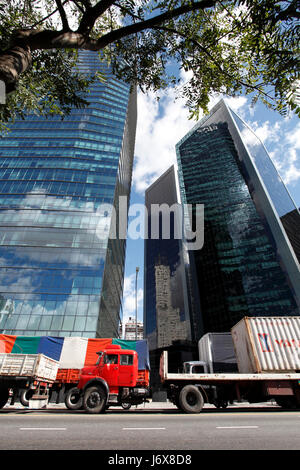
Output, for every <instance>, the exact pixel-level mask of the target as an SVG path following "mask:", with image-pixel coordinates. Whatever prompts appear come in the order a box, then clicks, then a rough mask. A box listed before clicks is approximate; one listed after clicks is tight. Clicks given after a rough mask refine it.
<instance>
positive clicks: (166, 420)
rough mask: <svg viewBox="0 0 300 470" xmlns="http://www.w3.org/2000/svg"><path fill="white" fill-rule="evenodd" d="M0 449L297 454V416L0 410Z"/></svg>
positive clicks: (270, 410) (263, 411) (242, 411)
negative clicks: (272, 452)
mask: <svg viewBox="0 0 300 470" xmlns="http://www.w3.org/2000/svg"><path fill="white" fill-rule="evenodd" d="M0 422H1V437H0V449H1V450H4V449H6V450H109V451H113V452H112V453H111V456H112V458H118V457H116V451H117V450H153V451H154V450H163V451H164V452H166V450H168V451H172V450H173V451H180V450H182V451H188V450H299V449H300V426H299V425H300V411H299V410H296V411H290V410H282V409H281V408H279V407H265V408H264V407H260V408H259V407H253V406H252V407H237V406H236V407H232V408H228V409H226V410H218V409H216V408H212V407H210V408H204V409H203V411H202V412H201V413H200V414H197V415H194V414H193V415H187V414H184V413H181V412H179V411H178V410H177V409H176V408H175V407H173V406H169V407H166V406H165V407H164V404H163V403H162V404H161V407H160V408H153V409H151V408H143V407H138V408H135V407H133V408H132V409H131V410H129V411H125V410H121V409H119V408H118V409H116V408H115V409H113V408H112V409H109V410H107V412H106V413H104V414H100V415H90V414H86V413H85V412H84V411H69V410H67V409H66V408H63V407H61V408H57V409H55V408H49V409H41V410H30V409H25V408H18V409H13V408H4V409H2V410H1V411H0Z"/></svg>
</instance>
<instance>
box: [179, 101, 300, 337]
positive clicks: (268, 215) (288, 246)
mask: <svg viewBox="0 0 300 470" xmlns="http://www.w3.org/2000/svg"><path fill="white" fill-rule="evenodd" d="M176 151H177V158H178V168H179V181H180V190H181V193H182V199H183V202H184V203H189V204H194V205H195V204H196V203H201V204H204V206H205V209H204V213H205V230H204V246H203V248H202V249H201V250H199V251H195V252H194V257H195V265H196V272H197V273H196V276H197V283H198V287H199V293H200V303H201V310H202V315H203V319H202V320H203V324H204V331H205V332H208V331H228V330H229V329H230V328H231V327H232V326H233V325H234V324H235V323H236V322H237V321H238V320H240V319H241V318H242V317H244V316H246V315H248V316H261V315H263V316H279V315H299V313H300V309H299V307H300V270H299V261H298V259H297V256H296V254H297V251H298V249H299V237H300V215H299V210H298V209H297V208H296V206H295V204H294V202H293V200H292V198H291V197H290V195H289V193H288V191H287V189H286V187H285V185H284V184H283V182H282V180H281V179H280V177H279V175H278V172H277V171H276V169H275V167H274V165H273V163H272V161H271V159H270V157H269V155H268V153H267V151H266V149H265V147H264V146H263V144H262V143H261V141H260V140H259V139H258V137H257V136H256V135H255V134H254V132H253V131H252V130H251V129H250V128H249V127H248V125H247V124H245V122H243V120H242V119H241V118H240V117H238V116H237V115H236V114H235V113H234V112H233V111H232V110H231V109H229V107H228V106H227V105H226V104H225V102H224V101H223V100H222V101H221V102H219V103H218V104H217V105H216V106H215V107H214V108H213V109H212V111H211V113H210V114H209V116H207V117H205V118H203V119H202V120H201V121H200V122H199V123H198V124H197V125H196V126H195V127H194V128H193V129H192V130H191V131H190V132H189V133H188V134H187V135H186V136H185V137H184V138H183V139H181V141H180V142H179V143H178V144H177V146H176ZM289 214H290V215H289Z"/></svg>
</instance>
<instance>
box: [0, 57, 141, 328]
mask: <svg viewBox="0 0 300 470" xmlns="http://www.w3.org/2000/svg"><path fill="white" fill-rule="evenodd" d="M79 69H80V71H81V72H82V73H87V74H89V73H91V72H95V70H102V71H103V72H104V73H105V75H106V81H105V82H104V83H101V82H96V83H94V84H93V85H92V86H91V89H90V93H89V95H88V97H87V99H88V101H89V103H90V104H89V106H88V107H87V108H86V109H73V110H72V112H71V114H70V115H69V116H67V117H66V118H65V119H64V120H63V121H62V120H61V118H60V117H59V116H58V117H52V118H48V119H44V118H41V117H39V116H35V115H33V114H30V115H27V116H26V119H25V120H24V121H22V120H20V121H17V122H15V123H14V124H13V125H12V126H11V132H10V133H9V134H8V135H6V136H3V137H2V138H1V140H0V179H1V183H0V224H1V228H0V296H1V297H0V299H1V300H0V332H1V333H7V334H18V335H22V334H23V335H40V334H45V335H46V334H49V335H61V336H70V335H74V336H85V337H97V336H100V337H117V336H118V327H119V312H120V303H121V297H122V289H123V275H124V272H123V271H124V258H125V240H120V239H118V238H110V237H109V233H110V231H111V230H112V227H111V220H112V211H111V207H112V205H113V206H114V207H115V208H116V212H117V213H118V197H119V196H129V194H130V188H131V175H132V164H133V152H134V141H135V129H136V93H135V91H131V90H130V87H129V85H127V84H125V83H123V82H121V81H120V80H117V79H116V78H115V77H114V76H113V75H112V73H111V72H110V70H109V68H108V67H107V66H106V65H105V64H104V63H101V64H100V62H99V59H98V55H97V54H95V53H92V52H81V53H80V55H79Z"/></svg>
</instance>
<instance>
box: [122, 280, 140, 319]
mask: <svg viewBox="0 0 300 470" xmlns="http://www.w3.org/2000/svg"><path fill="white" fill-rule="evenodd" d="M135 276H136V274H135V273H133V274H130V275H129V276H126V277H125V279H124V291H123V321H122V322H123V324H124V323H125V322H126V320H127V319H128V318H129V317H134V318H135V298H136V297H135ZM142 305H143V289H141V288H139V289H137V307H138V312H139V309H140V307H142ZM138 321H139V320H138Z"/></svg>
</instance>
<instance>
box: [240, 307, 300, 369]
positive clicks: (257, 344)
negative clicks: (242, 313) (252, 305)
mask: <svg viewBox="0 0 300 470" xmlns="http://www.w3.org/2000/svg"><path fill="white" fill-rule="evenodd" d="M231 334H232V339H233V343H234V348H235V353H236V358H237V364H238V370H239V372H240V373H246V374H248V373H264V372H265V373H267V372H297V371H300V317H299V316H298V317H297V316H295V317H257V318H256V317H244V318H243V319H242V320H241V321H239V322H238V323H237V324H236V325H235V326H234V327H233V328H232V329H231Z"/></svg>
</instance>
